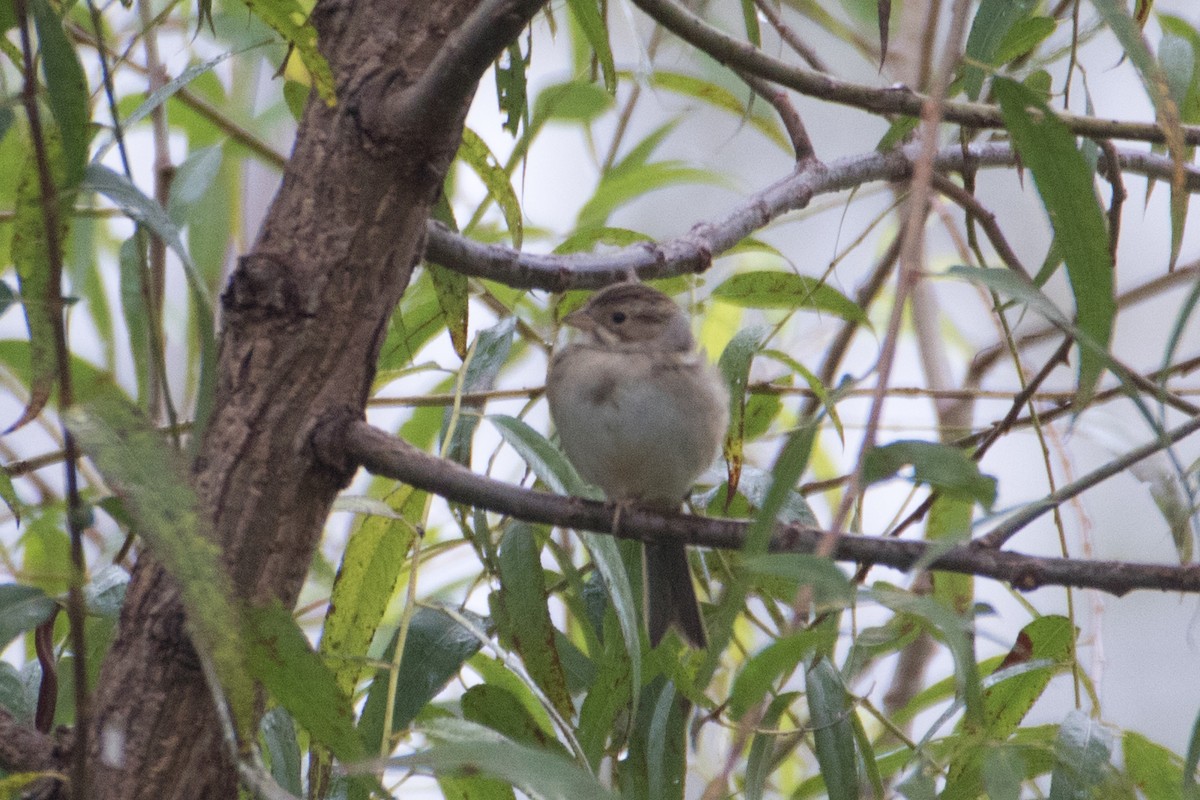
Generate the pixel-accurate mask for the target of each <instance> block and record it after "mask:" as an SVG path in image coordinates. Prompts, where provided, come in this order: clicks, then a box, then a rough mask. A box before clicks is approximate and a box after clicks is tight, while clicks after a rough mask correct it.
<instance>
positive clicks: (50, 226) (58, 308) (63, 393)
mask: <svg viewBox="0 0 1200 800" xmlns="http://www.w3.org/2000/svg"><path fill="white" fill-rule="evenodd" d="M13 10H14V11H15V12H16V15H17V20H18V24H17V27H18V28H19V29H20V37H21V51H22V59H23V63H22V72H23V81H24V88H23V90H22V92H21V98H22V102H23V104H24V106H25V115H26V120H27V122H28V124H29V138H30V140H31V141H32V143H33V151H34V160H35V161H36V162H37V170H38V188H39V192H40V200H41V206H42V227H43V230H44V233H45V236H46V251H47V252H46V263H47V266H48V271H49V275H48V276H47V287H48V288H47V292H48V293H47V296H46V298H45V302H46V303H47V306H48V309H49V312H50V316H51V319H52V322H53V326H54V356H55V362H56V366H57V373H58V375H57V380H58V403H59V409H60V411H61V410H62V409H65V408H70V406H71V403H72V397H73V392H72V387H71V353H70V350H69V349H68V344H67V329H66V318H65V316H64V308H63V300H62V272H63V253H62V241H61V240H60V238H59V224H60V223H59V199H58V186H57V185H56V184H55V181H54V174H53V172H52V171H51V167H50V156H49V153H48V152H47V151H46V138H45V132H44V131H43V129H42V121H41V111H40V109H39V107H38V98H37V93H38V85H37V74H36V72H35V71H34V66H33V43H32V41H31V38H30V35H29V18H28V9H27V7H26V3H25V0H13ZM54 24H57V22H55V23H54ZM62 437H63V450H64V451H65V453H66V458H65V461H64V465H65V467H66V487H67V492H66V495H67V531H68V533H69V534H70V539H71V581H70V584H69V585H68V587H67V618H68V619H69V621H70V638H71V650H72V651H73V654H74V658H73V659H72V665H73V667H74V669H73V672H72V676H73V678H74V681H75V686H74V692H75V698H74V699H75V749H74V751H73V753H72V758H71V786H72V791H73V793H74V794H75V796H77V797H88V796H89V794H90V784H89V780H88V761H87V755H88V754H87V750H88V726H89V725H90V724H91V719H90V718H89V713H88V712H89V708H88V688H87V639H86V636H85V633H84V623H85V621H86V620H85V608H84V600H83V584H84V582H85V581H86V575H87V563H86V562H85V560H84V555H83V516H84V512H83V502H82V499H81V498H80V496H79V475H78V473H77V471H76V467H75V463H76V462H77V461H78V460H79V448H78V446H77V445H76V443H75V437H74V435H72V433H71V431H70V430H69V429H67V427H66V426H65V425H64V426H63V429H62Z"/></svg>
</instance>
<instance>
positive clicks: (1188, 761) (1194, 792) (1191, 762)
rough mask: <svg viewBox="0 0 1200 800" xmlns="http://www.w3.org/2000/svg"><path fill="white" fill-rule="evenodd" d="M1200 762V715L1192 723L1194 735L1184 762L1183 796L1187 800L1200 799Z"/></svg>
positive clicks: (1189, 738) (1189, 739)
mask: <svg viewBox="0 0 1200 800" xmlns="http://www.w3.org/2000/svg"><path fill="white" fill-rule="evenodd" d="M1198 762H1200V715H1197V716H1196V721H1195V722H1193V723H1192V735H1191V736H1190V737H1188V746H1187V753H1186V755H1185V756H1184V760H1183V796H1184V798H1186V800H1197V798H1200V786H1197V784H1196V768H1197V763H1198Z"/></svg>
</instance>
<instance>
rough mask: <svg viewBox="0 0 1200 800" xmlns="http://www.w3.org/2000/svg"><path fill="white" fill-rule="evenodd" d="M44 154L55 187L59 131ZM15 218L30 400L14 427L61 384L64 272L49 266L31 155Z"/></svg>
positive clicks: (65, 218)
mask: <svg viewBox="0 0 1200 800" xmlns="http://www.w3.org/2000/svg"><path fill="white" fill-rule="evenodd" d="M45 134H46V135H45V139H44V142H43V143H44V145H45V149H46V158H47V159H48V160H49V162H50V171H51V175H52V179H53V182H54V186H55V187H56V190H57V189H58V188H60V187H62V186H63V185H64V179H65V177H66V171H65V169H64V165H63V150H62V141H61V139H60V138H59V136H58V134H57V131H56V130H55V129H53V128H48V129H47V130H46V131H45ZM74 197H75V194H74V192H65V193H64V194H62V195H60V198H59V203H58V204H57V211H58V214H57V216H58V218H57V220H56V226H55V227H56V228H57V230H56V231H55V233H56V239H57V242H58V247H59V256H60V257H61V256H62V254H63V245H64V244H65V242H66V239H67V230H68V229H67V225H68V222H69V220H70V210H71V206H72V204H73V203H74ZM16 202H17V207H16V218H15V220H14V222H13V234H12V259H13V265H14V266H15V267H16V270H17V281H18V283H19V285H20V290H21V298H22V306H23V307H24V309H25V324H26V326H27V327H28V329H29V355H30V359H29V371H28V373H27V374H28V376H29V401H28V403H27V404H26V406H25V411H24V412H23V413H22V414H21V417H20V419H18V420H17V421H16V422H14V423H13V424H12V425H11V426H9V428H8V431H6V432H12V431H14V430H16V429H17V428H20V427H22V426H23V425H25V424H26V423H27V422H29V421H30V420H32V419H34V418H35V417H37V415H38V414H40V413H41V411H42V409H43V408H45V407H46V404H47V403H48V402H49V401H50V397H51V394H52V393H53V391H54V387H55V385H56V384H57V376H58V361H57V358H56V356H55V346H54V342H55V332H54V331H55V327H56V325H57V324H58V323H57V318H58V317H59V316H60V314H61V306H62V301H61V299H60V298H61V295H62V287H61V286H60V285H59V284H60V282H61V276H56V275H54V274H53V273H52V270H51V264H52V262H51V258H50V239H49V231H48V229H47V225H46V219H45V216H44V214H43V211H44V208H43V205H42V184H41V179H40V177H39V174H38V166H37V161H36V159H35V158H34V157H33V156H32V155H30V156H29V157H28V158H27V159H26V160H25V164H24V167H23V168H22V170H21V178H20V183H19V184H18V186H17V198H16Z"/></svg>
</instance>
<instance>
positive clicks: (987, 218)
mask: <svg viewBox="0 0 1200 800" xmlns="http://www.w3.org/2000/svg"><path fill="white" fill-rule="evenodd" d="M933 188H935V189H937V191H938V194H940V195H942V196H944V197H946V198H948V199H949V200H951V201H952V202H954V204H955V205H957V206H958V207H959V208H961V209H962V210H963V211H965V212H967V215H968V216H970V218H971V219H973V220H975V221H976V222H978V223H979V225H980V226H981V227H982V228H983V232H984V234H985V235H986V236H987V237H988V241H989V242H991V243H992V247H993V248H994V249H995V250H996V255H998V256H999V257H1000V260H1001V261H1003V262H1004V264H1005V266H1007V267H1008V268H1009V269H1011V270H1013V271H1014V272H1018V273H1020V274H1021V275H1024V276H1025V277H1026V278H1029V279H1030V280H1031V281H1032V280H1033V276H1031V275H1030V274H1029V270H1027V269H1025V265H1024V264H1022V263H1021V259H1020V258H1018V257H1017V254H1016V253H1015V252H1013V249H1012V247H1010V246H1009V244H1008V239H1006V238H1005V237H1004V231H1002V230H1000V226H999V225H998V224H996V215H995V214H994V213H992V212H991V211H989V210H988V209H986V208H985V207H984V205H983V203H981V202H979V199H978V198H977V197H975V195H973V194H971V193H970V192H968V191H967V190H966V189H964V188H963V187H961V186H959V185H958V184H957V183H955V182H954V181H952V180H950V179H949V178H947V177H946V176H945V175H940V174H939V175H934V176H933ZM980 266H983V264H980Z"/></svg>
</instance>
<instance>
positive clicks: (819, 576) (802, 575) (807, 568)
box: [742, 553, 854, 609]
mask: <svg viewBox="0 0 1200 800" xmlns="http://www.w3.org/2000/svg"><path fill="white" fill-rule="evenodd" d="M742 566H743V567H744V568H745V570H746V571H747V572H752V573H755V574H758V575H771V576H773V577H777V578H785V579H787V580H788V581H791V582H793V583H796V584H804V585H807V586H811V587H812V590H813V599H814V600H815V601H816V603H817V605H818V606H819V607H821V608H823V609H828V608H843V607H845V606H847V605H849V604H850V602H851V601H852V600H853V599H854V586H853V585H852V584H851V583H850V580H849V578H847V577H846V575H845V573H843V572H842V571H841V570H840V569H838V566H837V564H835V563H834V562H833V560H832V559H829V558H823V557H821V556H815V555H809V554H807V553H767V554H762V555H756V556H750V557H749V558H747V559H746V560H745V561H744V562H743V565H742Z"/></svg>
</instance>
